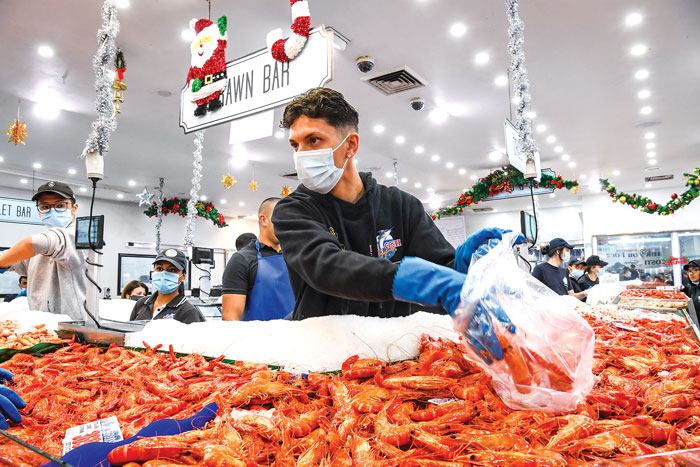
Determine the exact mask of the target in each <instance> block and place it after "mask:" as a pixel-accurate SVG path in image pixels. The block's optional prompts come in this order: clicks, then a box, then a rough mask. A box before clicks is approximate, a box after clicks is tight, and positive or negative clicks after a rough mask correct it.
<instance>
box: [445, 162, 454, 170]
mask: <svg viewBox="0 0 700 467" xmlns="http://www.w3.org/2000/svg"><path fill="white" fill-rule="evenodd" d="M454 166H455V164H454V162H448V163H447V164H445V167H447V168H448V169H452V168H454Z"/></svg>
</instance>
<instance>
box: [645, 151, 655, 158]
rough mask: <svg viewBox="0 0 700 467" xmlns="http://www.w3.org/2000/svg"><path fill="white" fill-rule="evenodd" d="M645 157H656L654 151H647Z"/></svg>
mask: <svg viewBox="0 0 700 467" xmlns="http://www.w3.org/2000/svg"><path fill="white" fill-rule="evenodd" d="M647 157H656V151H649V152H648V153H647Z"/></svg>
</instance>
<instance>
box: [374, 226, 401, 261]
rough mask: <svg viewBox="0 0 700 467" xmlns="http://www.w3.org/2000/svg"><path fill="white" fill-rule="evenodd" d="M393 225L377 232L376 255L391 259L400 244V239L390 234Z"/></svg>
mask: <svg viewBox="0 0 700 467" xmlns="http://www.w3.org/2000/svg"><path fill="white" fill-rule="evenodd" d="M392 230H393V227H392V228H390V229H386V230H380V231H379V232H377V257H378V258H383V259H391V258H392V257H393V256H394V255H395V254H396V249H397V248H398V247H400V246H401V239H399V238H397V239H394V237H392V236H391V231H392Z"/></svg>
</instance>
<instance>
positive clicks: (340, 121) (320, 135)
mask: <svg viewBox="0 0 700 467" xmlns="http://www.w3.org/2000/svg"><path fill="white" fill-rule="evenodd" d="M358 123H359V115H358V113H357V111H356V110H355V109H354V108H353V107H352V106H351V105H350V104H349V103H348V102H347V101H345V99H344V98H343V96H342V94H340V93H339V92H337V91H333V90H331V89H327V88H315V89H311V90H310V91H308V92H307V93H305V94H303V95H301V96H299V97H297V98H296V99H295V100H294V101H292V102H291V103H290V104H289V105H288V106H287V108H286V109H285V112H284V116H283V119H282V122H281V125H282V127H283V128H287V129H289V143H290V145H291V146H292V149H293V150H294V163H295V166H296V169H297V173H298V176H299V179H300V180H301V181H302V184H301V185H299V187H297V189H296V190H295V191H294V192H293V193H292V194H291V195H289V196H288V197H286V198H283V199H282V200H281V201H280V202H279V203H278V204H277V206H276V208H275V210H274V213H273V215H272V221H273V224H274V227H275V235H276V236H277V238H278V239H279V241H280V245H281V247H282V251H284V258H285V261H286V263H287V268H288V269H289V277H290V282H291V284H292V290H293V291H294V296H295V299H296V305H295V308H294V314H293V318H294V319H304V318H309V317H314V316H325V315H333V314H355V315H360V316H378V317H394V316H406V315H409V314H411V313H413V312H415V311H418V310H424V309H426V306H425V305H429V307H431V306H432V307H433V309H434V310H436V311H442V310H445V311H447V312H448V313H453V312H454V311H455V309H456V308H457V306H458V305H459V293H460V291H461V289H462V286H463V284H464V280H465V277H466V276H465V274H464V273H466V272H467V268H468V266H469V262H470V260H471V255H472V253H473V252H474V251H475V250H476V248H478V246H479V245H481V244H482V243H483V242H485V241H486V240H488V239H489V238H500V237H501V234H502V233H503V232H504V231H503V230H501V229H485V230H483V231H480V232H477V233H476V234H474V235H472V236H471V237H470V238H469V239H467V241H466V242H465V244H463V245H462V246H460V247H459V248H458V249H457V251H456V252H455V249H454V248H453V247H452V246H451V245H450V244H449V243H448V242H447V240H445V238H444V237H443V236H442V234H441V233H440V231H439V230H438V229H437V227H436V226H435V223H434V222H433V221H432V219H431V218H430V216H429V215H428V214H427V213H426V212H425V209H424V208H423V205H422V203H421V202H420V201H419V200H418V199H417V198H415V197H414V196H412V195H410V194H409V193H406V192H404V191H401V190H400V189H398V188H396V187H387V186H383V185H379V184H378V183H377V182H376V180H375V179H374V178H373V177H372V175H371V174H370V173H358V171H357V168H356V167H355V164H354V160H353V158H354V156H355V154H357V151H358V148H359V141H360V138H359V135H358V133H357V132H358ZM416 303H421V304H423V305H420V306H418V305H416ZM429 307H428V308H429ZM442 312H444V311H442ZM484 333H485V334H486V335H485V336H484V339H486V340H490V342H488V343H485V344H483V346H485V347H486V348H487V349H489V350H490V346H491V345H492V344H493V337H494V336H493V335H490V333H489V332H487V330H486V329H485V330H484ZM496 358H497V359H498V357H496Z"/></svg>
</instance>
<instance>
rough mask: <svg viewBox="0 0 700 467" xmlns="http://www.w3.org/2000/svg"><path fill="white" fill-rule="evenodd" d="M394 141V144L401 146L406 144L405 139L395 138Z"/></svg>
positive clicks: (401, 137)
mask: <svg viewBox="0 0 700 467" xmlns="http://www.w3.org/2000/svg"><path fill="white" fill-rule="evenodd" d="M394 141H396V144H403V143H405V142H406V138H404V137H403V136H397V137H396V139H394Z"/></svg>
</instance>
